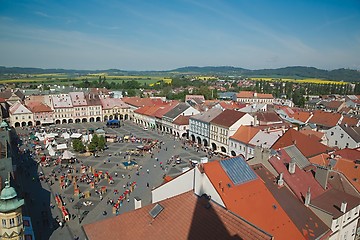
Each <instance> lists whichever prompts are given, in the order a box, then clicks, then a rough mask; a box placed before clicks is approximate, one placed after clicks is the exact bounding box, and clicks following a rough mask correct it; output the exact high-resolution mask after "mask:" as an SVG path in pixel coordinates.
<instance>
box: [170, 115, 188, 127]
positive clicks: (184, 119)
mask: <svg viewBox="0 0 360 240" xmlns="http://www.w3.org/2000/svg"><path fill="white" fill-rule="evenodd" d="M189 118H190V116H183V115H180V116H178V117H177V118H176V119H175V120H174V121H173V124H175V125H189Z"/></svg>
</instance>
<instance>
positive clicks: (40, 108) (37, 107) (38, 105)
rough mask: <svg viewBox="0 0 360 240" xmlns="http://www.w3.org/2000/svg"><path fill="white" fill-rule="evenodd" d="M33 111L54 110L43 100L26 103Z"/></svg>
mask: <svg viewBox="0 0 360 240" xmlns="http://www.w3.org/2000/svg"><path fill="white" fill-rule="evenodd" d="M26 106H27V107H28V108H29V109H30V110H31V111H32V112H33V113H40V112H52V109H51V107H49V106H48V105H46V104H44V103H41V102H28V103H27V105H26Z"/></svg>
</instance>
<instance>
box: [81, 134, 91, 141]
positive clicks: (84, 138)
mask: <svg viewBox="0 0 360 240" xmlns="http://www.w3.org/2000/svg"><path fill="white" fill-rule="evenodd" d="M92 138H93V136H92V135H91V134H89V135H83V136H82V139H81V140H82V141H83V142H90V141H91V139H92Z"/></svg>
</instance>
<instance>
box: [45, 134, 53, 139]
mask: <svg viewBox="0 0 360 240" xmlns="http://www.w3.org/2000/svg"><path fill="white" fill-rule="evenodd" d="M55 137H56V136H55V134H53V133H48V134H46V135H45V138H55Z"/></svg>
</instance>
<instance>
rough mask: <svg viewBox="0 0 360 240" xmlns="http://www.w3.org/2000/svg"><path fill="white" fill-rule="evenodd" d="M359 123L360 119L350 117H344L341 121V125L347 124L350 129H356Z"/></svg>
mask: <svg viewBox="0 0 360 240" xmlns="http://www.w3.org/2000/svg"><path fill="white" fill-rule="evenodd" d="M358 123H359V119H357V118H354V117H348V116H344V117H343V119H342V121H341V124H347V125H348V126H349V127H355V126H357V125H358Z"/></svg>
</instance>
